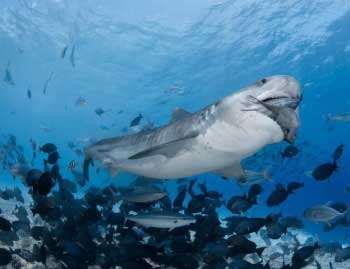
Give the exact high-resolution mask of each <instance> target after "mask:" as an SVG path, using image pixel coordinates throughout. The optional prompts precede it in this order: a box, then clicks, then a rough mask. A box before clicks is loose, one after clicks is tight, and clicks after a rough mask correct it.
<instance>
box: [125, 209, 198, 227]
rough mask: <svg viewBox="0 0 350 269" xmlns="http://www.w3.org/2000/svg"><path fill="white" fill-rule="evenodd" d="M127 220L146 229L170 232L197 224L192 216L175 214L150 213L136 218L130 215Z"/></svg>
mask: <svg viewBox="0 0 350 269" xmlns="http://www.w3.org/2000/svg"><path fill="white" fill-rule="evenodd" d="M125 219H126V220H130V221H133V222H136V223H137V224H139V225H142V226H144V227H151V228H163V229H169V231H172V230H173V229H175V228H177V227H182V226H187V225H190V224H191V223H195V222H196V219H195V218H194V217H192V216H188V215H184V214H180V213H174V212H149V213H142V214H138V215H135V216H132V215H129V216H126V217H125Z"/></svg>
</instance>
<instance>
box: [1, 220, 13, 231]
mask: <svg viewBox="0 0 350 269" xmlns="http://www.w3.org/2000/svg"><path fill="white" fill-rule="evenodd" d="M11 229H12V225H11V222H9V221H8V220H7V219H5V218H3V217H0V230H1V231H5V232H9V231H11Z"/></svg>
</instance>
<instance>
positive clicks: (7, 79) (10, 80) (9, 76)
mask: <svg viewBox="0 0 350 269" xmlns="http://www.w3.org/2000/svg"><path fill="white" fill-rule="evenodd" d="M4 82H6V83H7V84H10V85H11V86H14V85H15V82H14V80H13V77H12V74H11V70H10V62H8V63H7V67H6V69H5V77H4Z"/></svg>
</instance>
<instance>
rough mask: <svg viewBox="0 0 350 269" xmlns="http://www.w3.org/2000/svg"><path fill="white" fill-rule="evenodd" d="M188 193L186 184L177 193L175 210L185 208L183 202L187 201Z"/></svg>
mask: <svg viewBox="0 0 350 269" xmlns="http://www.w3.org/2000/svg"><path fill="white" fill-rule="evenodd" d="M186 193H187V190H186V187H185V186H184V187H183V188H182V189H181V190H179V193H178V194H177V196H176V197H175V199H174V202H173V208H174V210H181V209H183V202H184V201H185V197H186Z"/></svg>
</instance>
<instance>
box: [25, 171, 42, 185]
mask: <svg viewBox="0 0 350 269" xmlns="http://www.w3.org/2000/svg"><path fill="white" fill-rule="evenodd" d="M42 174H43V172H42V171H41V170H39V169H31V170H29V172H28V173H27V176H26V184H27V185H28V186H33V185H34V184H35V183H36V182H37V181H38V180H39V178H40V177H41V175H42Z"/></svg>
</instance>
